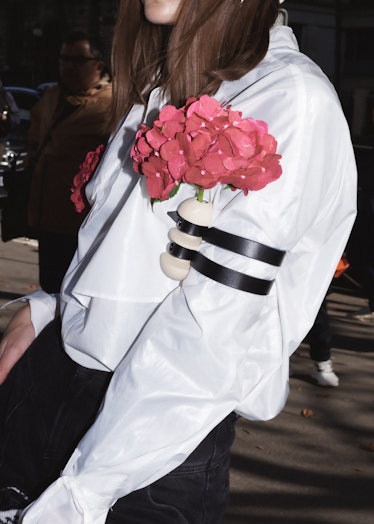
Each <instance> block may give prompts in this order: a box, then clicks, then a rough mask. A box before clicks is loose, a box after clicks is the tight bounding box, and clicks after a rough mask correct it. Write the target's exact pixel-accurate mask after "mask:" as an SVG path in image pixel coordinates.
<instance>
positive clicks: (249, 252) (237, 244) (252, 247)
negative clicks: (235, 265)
mask: <svg viewBox="0 0 374 524" xmlns="http://www.w3.org/2000/svg"><path fill="white" fill-rule="evenodd" d="M203 240H205V241H206V242H209V244H213V245H214V246H218V247H222V248H224V249H227V250H228V251H233V252H234V253H238V254H239V255H244V256H246V257H248V258H253V259H255V260H260V261H261V262H266V263H267V264H271V265H272V266H280V265H281V264H282V260H283V258H284V255H285V254H286V252H285V251H280V250H279V249H275V248H273V247H269V246H266V245H265V244H261V243H260V242H256V241H255V240H249V239H248V238H243V237H240V236H238V235H233V234H232V233H227V232H226V231H222V230H221V229H217V228H215V227H211V228H208V229H207V231H206V233H204V235H203Z"/></svg>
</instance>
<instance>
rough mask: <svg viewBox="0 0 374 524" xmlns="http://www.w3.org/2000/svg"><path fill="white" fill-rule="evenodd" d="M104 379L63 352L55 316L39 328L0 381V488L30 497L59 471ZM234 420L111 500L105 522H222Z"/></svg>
mask: <svg viewBox="0 0 374 524" xmlns="http://www.w3.org/2000/svg"><path fill="white" fill-rule="evenodd" d="M110 379H111V373H106V372H101V371H95V370H90V369H87V368H84V367H82V366H80V365H78V364H76V363H75V362H73V361H72V360H71V359H70V358H69V357H68V356H67V355H66V353H65V352H64V351H63V349H62V347H61V339H60V323H59V321H54V322H52V323H51V324H49V325H48V326H47V327H46V328H45V329H44V331H43V332H42V333H41V334H40V335H39V337H38V338H37V339H36V340H35V341H34V343H33V344H32V345H31V346H30V348H29V349H28V351H27V352H26V353H25V355H24V356H23V357H22V359H21V360H20V361H19V362H18V363H17V365H16V366H15V367H14V369H13V370H12V372H11V373H10V375H9V377H8V379H7V380H6V382H5V383H4V384H3V385H2V386H0V490H1V488H7V487H10V486H13V487H16V488H17V489H19V490H20V491H22V492H23V493H24V494H25V495H27V496H28V497H29V499H31V500H33V499H35V498H37V497H38V496H39V495H40V494H41V493H42V491H43V490H44V489H45V488H46V487H47V486H48V485H49V484H50V483H51V482H52V481H53V480H55V479H56V478H57V477H58V476H59V474H60V471H61V470H62V469H63V467H64V465H65V464H66V461H67V460H68V458H69V457H70V455H71V453H72V452H73V450H74V449H75V447H76V445H77V443H78V442H79V440H80V439H81V437H82V436H83V434H84V433H85V432H86V430H87V429H88V428H89V426H90V425H91V424H92V423H93V421H94V420H95V417H96V414H97V411H98V409H99V407H100V404H101V401H102V399H103V397H104V395H105V391H106V389H107V387H108V384H109V382H110ZM236 419H237V417H236V415H235V414H233V413H232V414H230V415H229V416H228V417H226V418H225V419H224V420H223V421H222V422H221V423H220V424H218V426H217V427H216V428H214V429H213V430H212V431H211V432H210V433H209V435H208V436H207V437H206V438H205V439H204V440H203V442H202V443H201V444H200V445H199V446H198V447H197V448H196V450H195V451H194V452H193V453H192V454H191V455H190V456H189V457H188V459H187V460H186V461H185V462H184V463H183V464H182V465H181V466H179V467H178V468H176V469H175V470H174V471H173V472H171V473H169V474H168V475H166V476H165V477H163V478H162V479H160V480H158V481H157V482H155V483H153V484H151V485H150V486H148V487H146V488H144V489H140V490H138V491H135V492H133V493H131V494H130V495H128V496H126V497H124V498H122V499H120V500H118V501H117V503H116V504H115V505H114V506H113V508H111V510H110V511H109V514H108V518H107V521H106V522H107V524H115V523H124V524H220V523H221V522H223V514H224V511H225V507H226V504H227V499H228V493H229V457H230V447H231V445H232V442H233V440H234V436H235V422H236ZM113 452H115V450H113ZM25 505H27V504H26V503H25ZM0 506H1V503H0ZM0 509H4V508H1V507H0Z"/></svg>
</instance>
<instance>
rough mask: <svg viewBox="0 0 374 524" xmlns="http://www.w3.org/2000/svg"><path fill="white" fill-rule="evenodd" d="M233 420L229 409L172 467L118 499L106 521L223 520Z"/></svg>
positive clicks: (204, 523)
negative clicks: (177, 465)
mask: <svg viewBox="0 0 374 524" xmlns="http://www.w3.org/2000/svg"><path fill="white" fill-rule="evenodd" d="M236 420H237V416H236V415H235V414H234V413H231V414H230V415H229V416H228V417H226V418H225V419H224V420H223V421H222V422H221V423H220V424H218V426H216V427H215V428H214V429H213V431H211V432H210V433H209V435H208V436H207V437H206V438H205V439H204V440H203V441H202V443H201V444H200V445H199V446H198V447H197V448H196V449H195V451H194V452H193V453H192V454H191V455H190V456H189V457H188V458H187V460H185V462H184V463H183V464H181V465H180V466H179V467H177V468H176V469H175V470H174V471H172V472H171V473H169V474H168V475H166V476H165V477H163V478H161V479H160V480H158V481H157V482H154V483H153V484H151V485H150V486H147V487H146V488H143V489H140V490H138V491H134V492H133V493H131V494H130V495H128V496H127V497H123V498H122V499H119V500H118V501H117V503H116V504H115V505H114V506H113V508H112V509H111V510H110V511H109V513H108V517H107V520H106V524H222V523H223V517H224V512H225V508H226V505H227V502H228V496H229V469H230V447H231V444H232V443H233V440H234V436H235V422H236Z"/></svg>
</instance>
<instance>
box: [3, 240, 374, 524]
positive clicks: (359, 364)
mask: <svg viewBox="0 0 374 524" xmlns="http://www.w3.org/2000/svg"><path fill="white" fill-rule="evenodd" d="M37 256H38V253H37V243H36V242H31V241H28V240H27V239H18V240H17V241H11V242H7V243H2V242H0V306H1V305H3V304H5V303H6V302H7V301H9V300H12V299H13V298H17V297H18V296H21V295H23V294H25V293H28V292H30V291H32V290H34V289H37V288H38V267H37ZM327 305H328V312H329V317H330V320H331V327H332V331H333V349H332V354H333V360H334V368H335V371H336V373H337V374H338V375H339V378H340V385H339V387H338V388H322V387H319V386H317V385H316V384H315V383H314V382H313V380H312V378H311V377H310V372H311V370H312V362H311V361H310V359H309V354H308V346H306V345H304V344H302V345H301V346H300V348H299V349H298V350H297V352H296V353H295V354H294V355H293V356H292V358H291V361H292V366H293V369H294V374H293V376H292V377H291V378H290V395H289V399H288V402H287V404H286V406H285V408H284V409H283V411H282V413H281V414H280V415H279V416H278V417H276V418H275V419H273V420H271V421H267V422H250V421H247V420H244V419H240V421H239V422H238V425H237V433H236V439H235V442H234V446H233V449H232V468H231V494H230V503H229V506H228V508H227V512H226V518H225V524H374V396H373V373H374V358H373V357H374V324H371V325H365V324H362V323H360V322H359V321H357V320H355V319H352V318H351V316H350V315H351V314H352V313H354V312H356V311H358V310H359V309H360V308H362V307H363V306H365V305H366V300H365V299H364V296H363V292H362V289H360V288H359V286H358V285H357V284H356V283H355V281H354V280H352V279H351V277H350V276H349V271H348V274H347V276H343V277H341V278H340V279H338V280H336V281H335V283H334V285H333V287H332V290H331V293H330V294H329V296H328V300H327ZM18 307H19V305H18V304H13V305H10V306H9V307H8V308H7V309H6V310H0V332H2V331H3V330H4V328H5V325H6V324H7V322H8V321H9V318H10V317H11V315H12V314H13V312H14V311H15V310H16V309H17V308H18ZM149 524H151V523H149ZM191 524H195V523H191ZM212 524H215V523H212Z"/></svg>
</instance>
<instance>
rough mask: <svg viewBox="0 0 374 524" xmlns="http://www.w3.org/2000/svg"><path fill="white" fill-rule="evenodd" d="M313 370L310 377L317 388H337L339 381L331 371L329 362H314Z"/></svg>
mask: <svg viewBox="0 0 374 524" xmlns="http://www.w3.org/2000/svg"><path fill="white" fill-rule="evenodd" d="M314 365H315V370H314V371H313V373H312V377H313V378H314V379H315V380H316V381H317V384H318V385H319V386H327V387H333V388H336V387H338V386H339V379H338V377H337V375H336V374H335V373H334V370H333V369H332V362H331V360H325V361H323V362H314Z"/></svg>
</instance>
